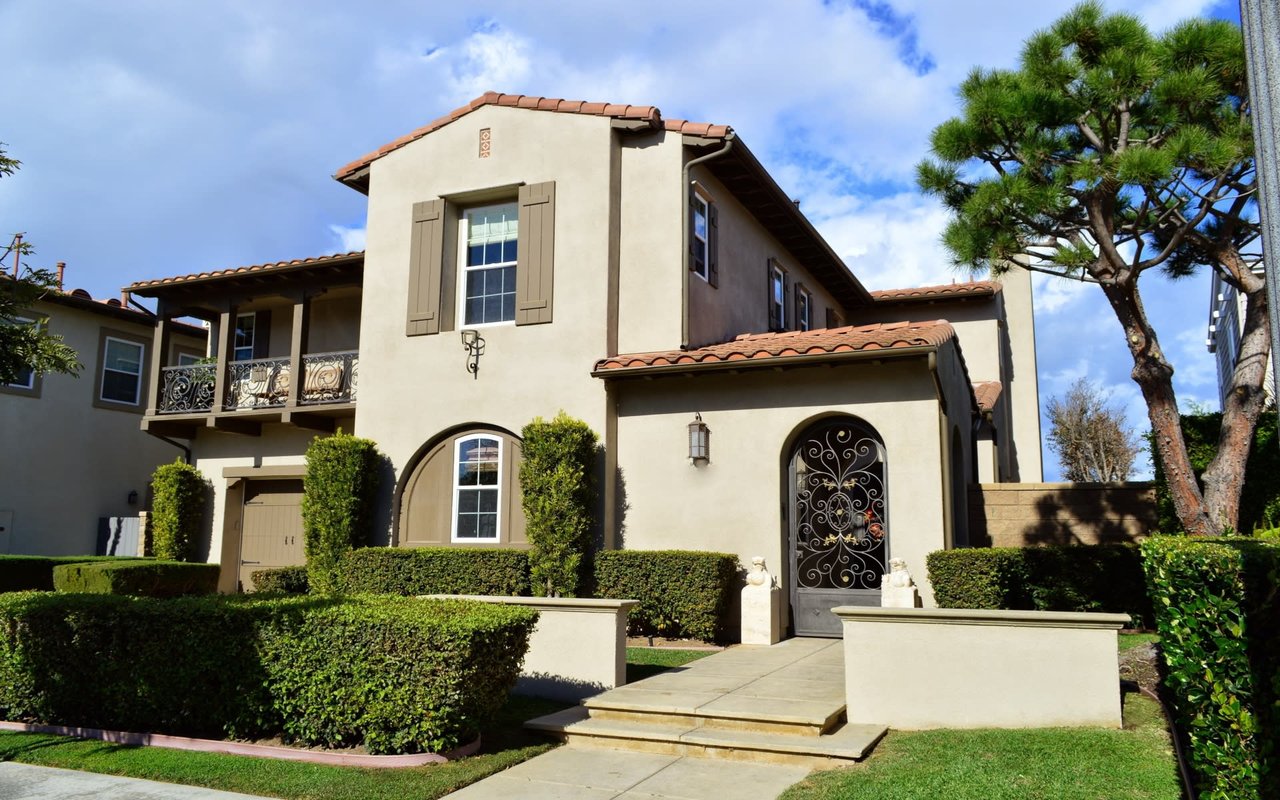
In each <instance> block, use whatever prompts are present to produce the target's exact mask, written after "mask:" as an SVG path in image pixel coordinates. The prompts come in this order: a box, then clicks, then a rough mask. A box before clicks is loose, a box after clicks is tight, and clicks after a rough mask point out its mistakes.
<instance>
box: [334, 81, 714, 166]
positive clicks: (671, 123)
mask: <svg viewBox="0 0 1280 800" xmlns="http://www.w3.org/2000/svg"><path fill="white" fill-rule="evenodd" d="M484 106H509V107H512V108H527V109H531V110H534V111H554V112H558V113H561V114H590V115H593V116H598V117H612V118H613V119H633V120H638V121H640V122H644V123H647V124H648V125H649V127H651V128H653V129H655V130H656V129H659V128H662V129H664V130H668V131H674V132H676V133H687V134H689V135H691V136H707V137H711V138H718V139H722V138H724V137H725V136H727V135H729V132H730V130H731V128H730V127H729V126H728V125H712V124H710V123H707V122H689V121H688V120H683V119H668V120H664V119H663V118H662V112H660V111H659V110H658V108H657V106H632V105H625V104H619V103H588V102H585V101H582V100H561V99H559V98H555V97H534V96H533V95H525V94H501V93H499V92H485V93H484V94H482V95H480V96H479V97H477V98H476V99H474V100H472V101H471V102H470V103H467V104H466V105H465V106H461V107H459V108H455V109H454V110H453V111H450V112H449V113H448V114H445V115H444V116H443V117H439V118H437V119H434V120H432V121H431V122H428V123H427V124H426V125H423V126H422V127H421V128H418V129H417V130H415V131H411V132H410V133H406V134H405V135H404V136H401V137H400V138H399V139H396V140H395V141H392V142H388V143H387V144H384V145H383V146H382V147H379V148H378V149H377V150H374V151H373V152H372V153H368V154H366V155H363V156H361V157H360V158H357V159H356V160H355V161H352V162H351V163H350V164H347V165H346V166H344V167H342V168H341V169H339V170H338V171H337V172H336V173H334V176H333V177H334V178H336V179H338V180H345V179H347V178H349V177H351V176H352V175H354V174H355V173H357V172H359V171H360V170H362V169H364V168H365V167H367V166H369V165H370V164H372V163H373V162H374V161H376V160H378V159H379V158H382V157H383V156H385V155H386V154H387V153H390V152H392V151H394V150H399V149H400V148H401V147H404V146H405V145H407V144H409V143H410V142H414V141H417V140H418V139H421V138H422V137H423V136H426V135H427V134H428V133H431V132H432V131H435V130H439V129H440V128H443V127H444V126H445V125H448V124H449V123H450V122H453V121H455V120H457V119H460V118H462V117H465V116H466V115H467V114H470V113H471V112H472V111H475V110H476V109H478V108H483V107H484Z"/></svg>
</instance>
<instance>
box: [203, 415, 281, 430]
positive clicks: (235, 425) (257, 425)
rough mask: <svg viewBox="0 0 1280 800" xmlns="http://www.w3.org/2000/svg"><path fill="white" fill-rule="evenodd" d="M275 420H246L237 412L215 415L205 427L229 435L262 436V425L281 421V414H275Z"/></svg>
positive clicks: (208, 419) (207, 421)
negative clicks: (267, 422)
mask: <svg viewBox="0 0 1280 800" xmlns="http://www.w3.org/2000/svg"><path fill="white" fill-rule="evenodd" d="M273 416H274V417H275V420H263V419H262V418H261V416H257V417H255V418H252V419H246V418H245V417H244V416H243V415H242V414H237V413H235V412H230V413H224V414H213V415H211V416H208V417H207V418H206V420H205V425H207V426H208V427H210V428H212V429H213V430H215V431H226V432H227V433H238V434H241V435H242V436H261V435H262V423H263V422H266V421H279V418H280V413H279V412H275V414H274V415H273Z"/></svg>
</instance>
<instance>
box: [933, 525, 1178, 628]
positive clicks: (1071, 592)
mask: <svg viewBox="0 0 1280 800" xmlns="http://www.w3.org/2000/svg"><path fill="white" fill-rule="evenodd" d="M926 564H927V566H928V570H929V583H930V585H932V586H933V596H934V600H935V601H936V602H937V604H938V606H939V607H940V608H988V609H1012V610H1027V611H1105V612H1115V613H1121V614H1128V615H1129V616H1130V617H1131V618H1132V619H1133V623H1132V624H1133V625H1134V626H1140V627H1147V628H1149V627H1151V626H1152V624H1153V618H1152V612H1151V600H1150V598H1149V597H1148V596H1147V591H1146V580H1145V578H1144V577H1143V573H1142V559H1141V555H1140V554H1139V552H1138V548H1137V547H1136V546H1134V545H1130V544H1096V545H1058V546H1047V547H980V548H963V549H958V550H937V551H934V552H932V553H930V554H929V555H928V557H927V559H926Z"/></svg>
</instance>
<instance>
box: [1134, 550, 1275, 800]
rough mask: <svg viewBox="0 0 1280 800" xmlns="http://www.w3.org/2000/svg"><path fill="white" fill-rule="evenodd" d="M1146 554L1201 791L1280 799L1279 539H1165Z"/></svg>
mask: <svg viewBox="0 0 1280 800" xmlns="http://www.w3.org/2000/svg"><path fill="white" fill-rule="evenodd" d="M1142 554H1143V559H1144V560H1143V565H1144V567H1145V569H1146V574H1147V579H1148V581H1149V582H1150V591H1151V596H1152V598H1153V600H1154V604H1155V608H1156V623H1157V629H1158V630H1159V633H1160V648H1161V651H1162V653H1163V656H1164V662H1165V668H1166V677H1165V686H1166V687H1167V688H1168V690H1169V693H1170V695H1171V696H1172V699H1173V708H1174V715H1175V717H1176V719H1177V722H1178V726H1179V727H1180V728H1181V730H1182V732H1183V733H1185V734H1186V736H1187V739H1188V740H1189V744H1190V748H1189V749H1190V761H1191V765H1192V768H1193V770H1194V771H1195V773H1196V782H1197V787H1198V789H1199V794H1200V797H1202V798H1215V799H1216V798H1221V799H1222V800H1237V799H1239V800H1243V799H1244V798H1249V799H1250V800H1256V799H1258V798H1271V797H1280V764H1277V757H1280V750H1278V749H1277V746H1278V743H1280V714H1278V713H1277V711H1278V709H1277V701H1278V700H1280V545H1277V544H1273V543H1271V542H1266V541H1258V540H1256V539H1240V538H1234V537H1233V538H1223V539H1213V540H1207V539H1189V538H1183V537H1173V536H1158V537H1154V538H1153V539H1151V540H1149V541H1147V542H1145V543H1144V544H1143V545H1142Z"/></svg>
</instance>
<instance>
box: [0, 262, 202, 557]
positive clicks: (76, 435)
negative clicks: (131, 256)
mask: <svg viewBox="0 0 1280 800" xmlns="http://www.w3.org/2000/svg"><path fill="white" fill-rule="evenodd" d="M64 267H65V265H62V264H59V265H58V272H59V275H61V274H63V269H64ZM20 319H21V320H25V321H27V322H30V323H31V324H39V325H43V326H45V327H46V328H47V329H48V330H49V332H50V333H54V334H57V335H59V336H62V337H63V338H64V340H65V341H66V343H67V344H68V345H70V346H71V347H72V348H73V349H75V351H76V353H77V354H78V357H79V360H80V363H81V364H82V365H83V370H82V371H81V372H80V373H79V374H78V375H74V376H73V375H43V376H41V375H35V374H34V373H32V372H29V371H28V372H26V373H25V374H23V375H21V376H19V379H18V380H17V381H15V382H14V383H10V384H7V385H0V431H3V432H4V434H3V439H4V450H5V454H6V455H5V458H4V459H2V460H0V553H20V554H28V555H86V554H92V553H94V552H95V549H97V540H98V535H99V526H100V521H101V520H103V519H105V518H119V517H136V516H137V515H138V511H139V510H141V509H143V508H144V507H145V505H146V502H147V491H148V485H149V484H150V480H151V473H152V472H153V471H154V470H155V468H156V467H157V466H159V465H160V464H163V463H165V462H169V461H173V460H174V459H175V458H178V457H180V456H182V454H183V450H182V449H179V448H183V447H185V443H178V442H173V443H166V442H164V441H161V440H159V439H156V438H153V437H150V436H143V435H142V434H140V433H139V431H138V420H139V419H141V417H142V414H143V411H145V403H146V399H145V398H146V392H147V386H148V381H149V378H150V374H149V372H150V369H151V352H150V351H151V347H152V340H153V329H154V326H155V318H154V317H153V316H152V315H151V314H150V313H148V312H146V311H144V310H142V309H139V308H135V307H133V306H132V305H131V304H130V303H129V299H128V298H127V297H124V298H120V299H116V298H110V299H107V300H94V299H93V298H92V297H91V296H90V295H89V293H88V292H86V291H84V290H83V289H75V290H72V291H70V292H63V291H61V290H59V291H56V292H50V293H49V294H46V295H45V296H44V298H43V299H41V300H40V301H39V302H37V303H36V304H35V305H34V306H33V307H32V308H30V309H28V310H27V311H26V312H24V315H23V317H21V318H20ZM204 353H205V332H204V331H203V330H202V329H200V328H194V327H191V326H189V325H183V324H180V323H179V324H175V325H174V326H172V336H171V337H170V340H169V344H168V347H167V349H166V350H165V353H164V354H163V355H164V358H163V361H162V363H171V364H185V363H190V362H194V361H195V360H197V359H199V358H201V357H202V356H204Z"/></svg>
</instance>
